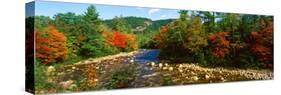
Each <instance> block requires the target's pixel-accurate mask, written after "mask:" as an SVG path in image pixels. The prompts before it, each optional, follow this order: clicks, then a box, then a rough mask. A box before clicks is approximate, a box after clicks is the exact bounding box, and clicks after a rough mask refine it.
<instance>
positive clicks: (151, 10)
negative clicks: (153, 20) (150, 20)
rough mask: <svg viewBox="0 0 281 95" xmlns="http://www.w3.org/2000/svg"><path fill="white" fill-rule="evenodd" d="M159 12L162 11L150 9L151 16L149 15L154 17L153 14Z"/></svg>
mask: <svg viewBox="0 0 281 95" xmlns="http://www.w3.org/2000/svg"><path fill="white" fill-rule="evenodd" d="M158 11H160V9H150V10H149V11H148V14H149V15H152V14H153V13H155V12H158Z"/></svg>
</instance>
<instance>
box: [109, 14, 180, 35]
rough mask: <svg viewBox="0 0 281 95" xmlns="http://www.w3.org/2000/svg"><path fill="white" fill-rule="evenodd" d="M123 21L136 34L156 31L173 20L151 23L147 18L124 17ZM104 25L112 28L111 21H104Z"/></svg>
mask: <svg viewBox="0 0 281 95" xmlns="http://www.w3.org/2000/svg"><path fill="white" fill-rule="evenodd" d="M123 19H124V21H125V22H126V24H127V27H129V28H132V31H134V32H138V31H157V30H158V29H159V28H160V27H161V26H163V25H166V24H168V23H170V22H172V21H173V20H174V19H164V20H155V21H152V20H151V19H149V18H144V17H133V16H130V17H124V18H123ZM104 23H106V24H107V25H108V26H109V27H112V26H113V25H112V23H113V20H112V19H109V20H105V21H104Z"/></svg>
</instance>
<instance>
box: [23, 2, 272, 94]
mask: <svg viewBox="0 0 281 95" xmlns="http://www.w3.org/2000/svg"><path fill="white" fill-rule="evenodd" d="M99 13H100V12H98V11H97V10H96V7H95V6H94V5H90V6H89V7H88V8H87V9H86V10H85V12H84V13H83V14H75V13H72V12H67V13H57V14H55V15H54V16H53V17H49V16H32V17H27V18H26V31H27V33H26V45H27V47H26V48H28V49H27V51H26V52H32V50H33V49H34V50H35V52H34V56H35V63H34V65H35V70H34V71H35V72H34V75H35V79H34V80H35V93H57V92H67V91H71V92H77V91H87V90H103V89H119V88H136V87H157V86H166V85H184V84H193V83H213V82H214V83H217V82H228V81H242V80H267V79H273V50H274V49H273V44H274V43H273V34H274V33H273V31H274V28H273V26H274V25H273V21H274V19H273V16H267V15H254V14H238V13H222V12H207V11H188V10H179V11H178V14H179V17H178V18H176V19H174V18H170V19H160V20H152V19H150V18H145V17H137V16H122V15H118V16H115V17H114V18H113V19H106V20H105V19H103V18H101V17H100V15H99ZM33 41H34V43H35V47H32V45H31V44H33ZM28 56H31V57H32V56H33V55H28Z"/></svg>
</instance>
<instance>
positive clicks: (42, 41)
mask: <svg viewBox="0 0 281 95" xmlns="http://www.w3.org/2000/svg"><path fill="white" fill-rule="evenodd" d="M35 37H36V58H39V59H41V60H42V63H43V64H49V63H55V62H59V61H62V60H63V59H66V58H67V54H68V50H67V46H66V40H67V39H66V37H65V36H64V34H63V33H60V32H59V31H58V30H57V29H56V28H55V27H53V26H49V27H48V31H46V32H35Z"/></svg>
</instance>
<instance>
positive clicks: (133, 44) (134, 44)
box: [127, 34, 138, 50]
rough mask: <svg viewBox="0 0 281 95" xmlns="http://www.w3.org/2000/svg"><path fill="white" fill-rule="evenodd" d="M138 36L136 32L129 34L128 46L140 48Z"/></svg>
mask: <svg viewBox="0 0 281 95" xmlns="http://www.w3.org/2000/svg"><path fill="white" fill-rule="evenodd" d="M136 38H137V37H136V35H134V34H127V46H128V48H131V49H133V50H137V49H138V42H137V39H136Z"/></svg>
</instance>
